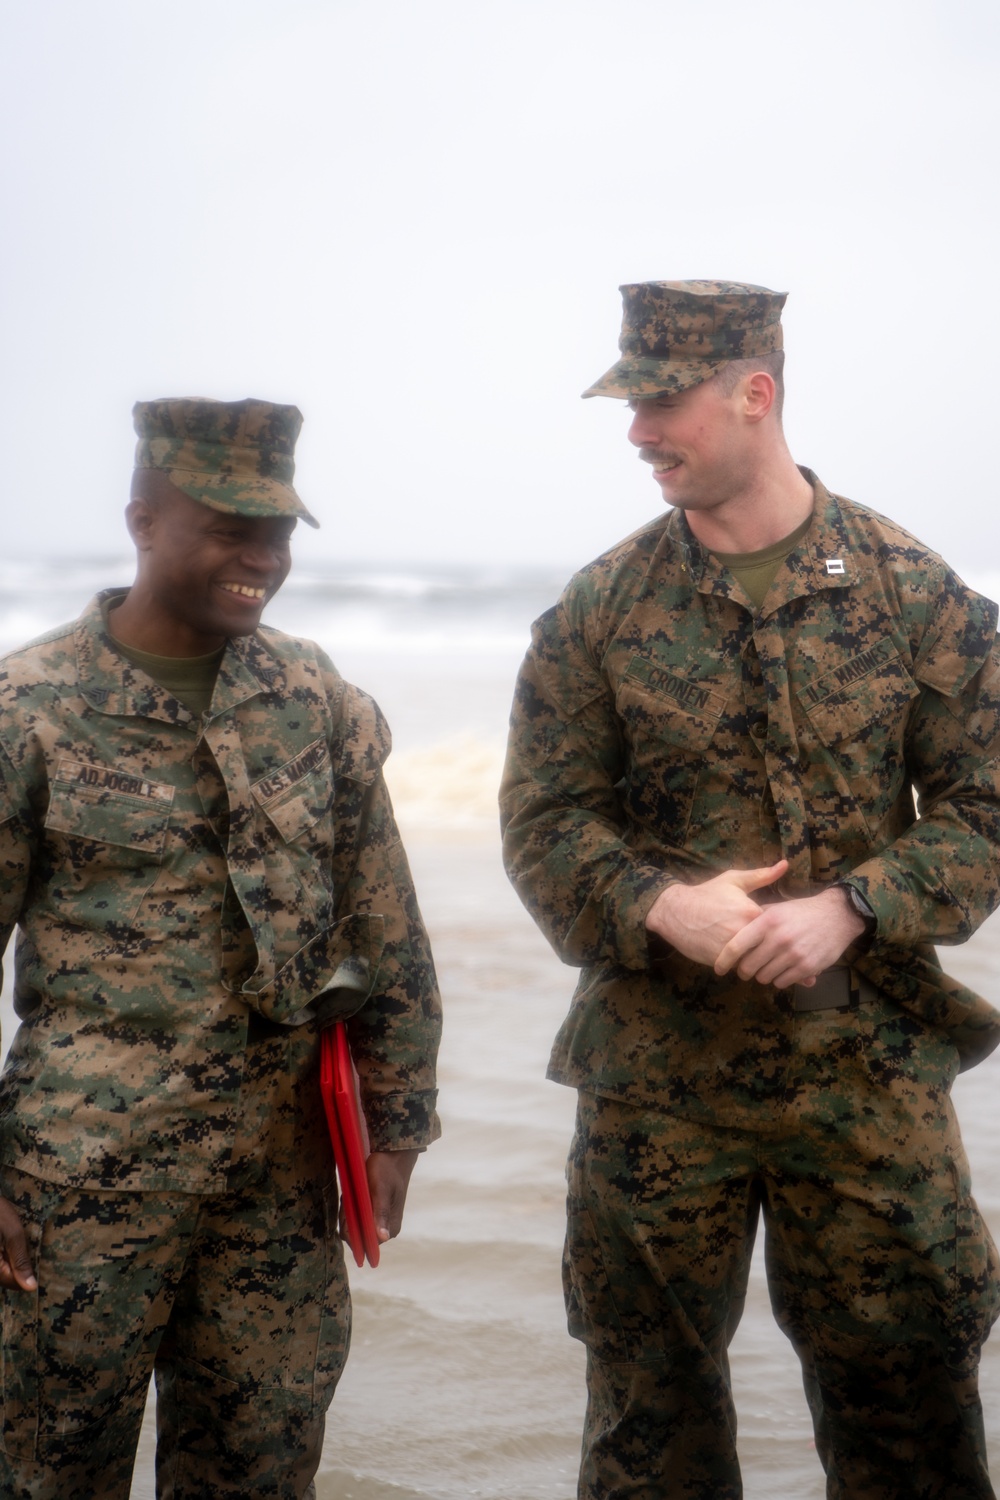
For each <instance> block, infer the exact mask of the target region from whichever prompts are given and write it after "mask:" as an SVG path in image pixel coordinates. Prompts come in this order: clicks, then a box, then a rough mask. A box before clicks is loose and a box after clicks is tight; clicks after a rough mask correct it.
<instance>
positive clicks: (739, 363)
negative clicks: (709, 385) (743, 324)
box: [714, 349, 785, 422]
mask: <svg viewBox="0 0 1000 1500" xmlns="http://www.w3.org/2000/svg"><path fill="white" fill-rule="evenodd" d="M757 370H763V371H764V372H765V374H767V375H770V377H771V379H772V380H773V381H774V414H775V416H776V417H777V418H778V421H779V422H780V421H781V413H782V409H783V407H784V405H785V375H784V370H785V351H784V349H772V350H771V352H770V353H769V354H758V356H757V358H756V359H731V360H730V361H729V363H728V364H727V365H723V366H722V369H721V370H717V371H716V372H715V377H714V378H715V381H716V383H717V385H718V388H719V390H720V391H721V393H722V395H723V396H731V395H732V394H733V392H734V391H735V389H736V387H737V386H738V385H739V383H740V381H741V380H745V379H746V378H747V376H748V375H753V374H754V373H755V372H756V371H757Z"/></svg>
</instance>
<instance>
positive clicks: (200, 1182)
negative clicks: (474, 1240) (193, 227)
mask: <svg viewBox="0 0 1000 1500" xmlns="http://www.w3.org/2000/svg"><path fill="white" fill-rule="evenodd" d="M133 415H134V419H135V427H136V431H137V434H138V439H139V441H138V447H137V450H136V468H135V473H134V476H133V482H132V498H131V501H130V503H129V505H128V508H127V511H126V518H127V522H128V527H129V531H130V533H131V536H132V539H133V541H134V543H135V546H136V549H137V557H138V563H137V571H136V579H135V583H134V584H133V586H132V588H131V589H109V590H107V591H105V592H104V593H102V594H99V595H98V596H97V598H96V599H95V600H94V601H93V602H92V604H91V605H90V607H89V608H88V609H87V611H86V612H85V613H84V614H83V615H82V616H81V618H80V619H79V620H77V621H76V622H75V623H73V624H70V625H66V626H64V627H62V628H60V629H57V630H54V631H51V632H50V633H49V634H48V635H46V636H44V637H43V638H42V639H41V640H39V641H37V642H35V643H33V644H31V645H29V646H26V647H25V648H23V649H22V650H20V651H15V652H13V653H11V654H10V655H9V656H8V657H6V658H5V660H4V661H3V662H2V663H0V952H2V950H3V947H4V946H5V944H6V941H7V938H8V936H9V935H10V932H11V930H12V928H13V927H14V926H15V925H17V926H18V928H19V935H18V946H17V958H16V975H15V987H14V998H15V1007H16V1010H17V1013H18V1016H19V1018H20V1022H21V1025H20V1027H19V1029H18V1031H17V1033H16V1035H15V1037H14V1039H13V1042H12V1044H11V1048H10V1053H9V1056H8V1059H7V1063H6V1066H5V1068H4V1071H3V1074H2V1076H0V1192H2V1194H3V1197H2V1198H0V1286H2V1288H3V1292H2V1318H3V1344H4V1353H3V1368H2V1380H3V1389H2V1399H3V1406H2V1431H0V1493H2V1494H3V1495H4V1496H6V1497H10V1500H29V1497H30V1500H67V1497H72V1496H81V1497H82V1496H100V1497H101V1500H127V1496H128V1494H129V1490H130V1485H131V1477H132V1469H133V1463H134V1456H135V1449H136V1442H137V1439H138V1434H139V1427H140V1423H141V1420H142V1415H143V1410H144V1407H145V1403H146V1392H147V1388H148V1385H149V1380H150V1375H151V1374H153V1375H155V1379H156V1386H157V1451H156V1465H157V1494H158V1495H161V1496H164V1497H167V1496H169V1497H172V1500H194V1497H206V1500H207V1497H212V1500H218V1497H220V1496H227V1495H228V1496H234V1497H235V1496H240V1497H245V1496H249V1495H254V1496H264V1495H270V1496H281V1497H287V1500H302V1497H306V1496H312V1495H313V1494H314V1493H315V1492H314V1488H313V1484H312V1477H313V1475H314V1473H315V1471H316V1468H317V1466H318V1464H319V1460H320V1455H321V1449H322V1442H323V1429H324V1422H325V1414H326V1410H327V1407H328V1406H329V1403H330V1400H331V1399H332V1396H333V1392H334V1388H335V1386H336V1384H337V1380H338V1378H339V1376H340V1373H341V1370H342V1369H343V1365H344V1361H345V1359H346V1357H347V1348H348V1343H349V1338H350V1298H349V1293H348V1285H347V1275H346V1271H345V1267H344V1256H343V1251H342V1248H341V1244H340V1240H339V1237H338V1233H337V1195H336V1187H335V1182H334V1177H333V1163H332V1155H331V1149H330V1141H329V1137H328V1133H327V1128H326V1123H325V1118H324V1112H323V1103H322V1100H321V1097H320V1086H319V1077H318V1059H319V1049H320V1034H321V1031H322V1029H323V1028H324V1027H325V1026H327V1025H329V1024H330V1023H331V1022H333V1021H336V1020H338V1019H346V1020H347V1026H348V1030H349V1034H350V1040H351V1044H352V1049H353V1054H354V1059H355V1063H356V1065H357V1069H358V1072H359V1075H360V1085H361V1096H362V1100H363V1104H364V1108H365V1113H366V1116H367V1123H368V1129H369V1133H370V1137H371V1145H372V1154H371V1155H370V1157H369V1158H368V1176H369V1182H370V1187H371V1194H372V1200H373V1210H374V1218H375V1225H376V1233H377V1237H378V1239H379V1240H380V1241H382V1242H385V1241H386V1240H388V1239H390V1238H391V1237H392V1236H394V1235H396V1234H398V1232H399V1228H400V1223H401V1220H402V1213H403V1204H404V1201H405V1198H406V1191H407V1184H408V1181H409V1177H410V1173H411V1171H412V1169H413V1165H414V1162H415V1160H416V1156H417V1154H418V1153H419V1152H420V1151H421V1150H422V1149H423V1148H424V1147H425V1146H426V1145H427V1144H428V1143H429V1142H430V1141H431V1140H433V1139H434V1138H435V1137H436V1135H437V1134H438V1122H437V1115H436V1113H435V1101H436V1090H435V1086H434V1061H435V1056H436V1052H437V1044H438V1036H439V1031H440V1010H439V1000H438V994H437V985H436V980H435V975H434V966H433V962H432V959H431V954H430V948H429V946H428V943H427V938H426V934H425V932H424V929H423V925H422V922H421V918H420V913H419V911H418V909H417V905H416V899H415V896H414V892H413V886H412V882H411V880H410V875H409V870H408V868H407V862H406V857H405V854H404V852H403V849H402V845H401V843H400V840H399V834H398V832H397V830H396V825H395V822H394V820H393V815H392V809H391V806H390V804H389V799H388V795H387V793H386V789H385V784H384V781H383V778H382V763H383V761H384V760H385V757H386V755H387V754H388V751H389V735H388V730H387V728H386V725H385V721H384V719H383V718H382V715H381V713H380V712H379V709H378V707H377V706H376V704H375V703H374V702H373V701H372V700H371V699H370V698H369V697H367V695H366V694H364V693H362V692H360V691H359V690H358V689H357V688H355V687H352V686H351V685H350V684H348V683H346V682H345V681H344V680H343V679H342V678H341V677H340V675H339V673H338V672H337V671H336V669H335V668H334V667H333V665H332V664H331V663H330V661H329V660H328V659H327V658H326V657H325V656H324V654H323V652H322V651H321V650H320V649H319V648H318V647H317V646H315V645H313V644H312V643H311V642H309V641H302V640H298V639H296V638H294V637H292V636H287V635H283V634H282V633H281V632H280V631H276V630H272V629H270V628H265V627H263V626H261V624H260V618H261V612H262V610H263V608H264V606H265V605H266V604H267V603H268V601H269V600H270V599H271V598H272V597H273V596H274V594H275V593H276V592H277V590H278V589H279V588H280V587H281V584H282V583H283V582H284V579H285V577H286V575H287V573H288V570H289V567H290V563H291V550H290V549H291V536H292V532H293V531H294V529H295V525H296V522H297V520H299V519H301V520H304V521H306V522H308V523H309V524H310V525H313V526H315V525H316V524H317V523H316V521H315V520H314V519H313V517H312V516H311V515H310V513H309V512H308V510H307V509H306V507H305V506H304V505H303V503H302V501H301V500H300V499H299V497H298V495H297V494H296V492H295V490H294V488H293V486H292V478H293V471H294V448H295V441H296V438H297V436H298V432H299V428H300V427H301V423H302V418H301V415H300V413H299V412H298V411H297V410H296V408H295V407H294V406H279V405H275V404H273V403H270V402H266V401H257V400H247V401H237V402H217V401H206V400H165V401H144V402H140V403H139V404H138V405H137V406H136V407H135V409H134V414H133Z"/></svg>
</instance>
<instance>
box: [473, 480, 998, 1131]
mask: <svg viewBox="0 0 1000 1500" xmlns="http://www.w3.org/2000/svg"><path fill="white" fill-rule="evenodd" d="M806 472H807V473H808V471H806ZM808 477H809V478H810V479H811V480H813V482H814V485H815V490H816V509H815V516H814V521H813V525H812V527H811V528H810V530H809V531H808V532H807V533H806V535H805V537H804V538H803V539H802V541H801V542H800V543H799V544H798V546H797V547H796V548H795V549H794V550H793V552H792V553H791V554H790V555H789V557H788V558H787V559H786V561H785V563H784V564H783V567H782V569H781V571H780V572H779V573H778V575H777V576H776V579H775V582H774V585H773V586H772V589H771V592H770V594H769V596H768V600H767V607H766V609H765V610H763V611H762V612H761V613H759V614H756V613H755V611H754V610H753V607H752V605H751V602H750V600H749V598H748V597H747V596H746V595H745V594H744V592H743V590H742V589H741V588H740V586H739V584H738V583H737V582H736V580H735V579H734V578H732V576H731V575H730V574H729V573H728V572H727V571H726V569H725V568H724V567H723V566H722V565H721V563H719V562H718V560H717V559H715V558H713V557H712V555H711V554H710V553H708V552H707V551H705V550H704V549H703V548H702V547H701V546H700V545H699V543H698V542H697V541H696V540H695V538H694V537H693V535H692V534H691V532H690V530H689V528H688V526H687V523H686V521H685V520H684V517H683V514H682V513H681V512H679V511H673V512H671V513H669V514H668V515H667V516H665V517H663V518H662V519H660V520H658V521H656V522H654V523H653V524H652V525H650V526H649V527H647V528H644V529H643V530H641V531H639V532H637V533H635V535H634V536H632V537H630V538H628V539H627V540H626V541H625V542H623V543H622V544H621V545H620V546H619V547H617V548H615V549H613V550H612V551H611V552H609V553H607V554H606V555H605V556H604V557H602V558H600V559H598V560H597V561H596V562H595V563H593V564H592V565H591V566H590V567H589V568H586V569H584V571H583V572H582V573H580V574H579V575H578V576H577V577H576V578H575V579H574V580H573V581H572V582H571V584H570V585H569V587H568V589H567V590H566V592H565V594H564V596H563V598H562V599H561V600H560V602H559V604H558V605H557V606H556V607H555V608H554V609H552V610H550V611H549V612H548V613H547V614H545V615H543V616H542V618H541V619H540V620H539V621H538V622H537V623H536V625H535V628H534V637H533V643H532V646H531V648H530V650H529V652H528V655H527V658H526V660H525V663H524V665H523V667H522V669H521V673H520V676H519V679H518V684H517V690H516V694H515V700H514V706H513V710H512V716H511V731H510V740H509V746H508V755H507V765H506V770H505V775H504V781H503V786H502V790H501V807H502V819H503V825H504V830H505V833H504V855H505V860H506V864H507V869H508V873H509V875H510V877H511V880H512V881H513V883H514V885H515V887H516V888H517V890H518V892H519V894H520V895H521V898H522V900H523V901H524V903H525V905H526V906H527V907H528V910H529V911H530V912H531V914H532V916H533V917H534V918H535V920H536V922H537V923H538V924H539V926H540V927H541V928H542V931H543V932H544V933H545V934H546V935H547V936H548V938H549V940H550V941H551V943H552V945H553V947H554V948H555V950H556V952H557V953H558V954H559V955H560V957H561V958H563V959H564V960H565V962H567V963H571V964H577V965H582V966H583V974H582V976H581V978H580V982H579V984H578V986H577V991H576V995H575V997H574V1001H573V1006H572V1009H571V1011H570V1014H569V1016H568V1018H567V1020H566V1023H565V1025H564V1026H563V1028H562V1030H561V1032H560V1034H559V1037H558V1038H557V1041H556V1045H555V1050H554V1052H553V1055H552V1062H551V1070H550V1076H551V1077H553V1078H555V1079H557V1080H558V1081H560V1082H562V1083H566V1084H569V1085H571V1086H573V1087H577V1088H585V1089H589V1090H591V1091H593V1092H596V1093H599V1094H604V1095H607V1096H610V1097H618V1098H621V1099H623V1100H628V1101H630V1102H631V1103H634V1104H647V1105H651V1106H653V1107H654V1108H658V1107H661V1106H667V1107H669V1108H670V1109H672V1110H674V1111H676V1112H677V1113H681V1114H686V1115H688V1116H690V1117H692V1118H698V1119H704V1120H712V1121H714V1122H716V1123H728V1124H734V1125H740V1124H743V1123H752V1124H755V1125H756V1124H758V1123H759V1121H760V1119H761V1115H762V1112H763V1113H767V1112H768V1111H771V1110H773V1109H775V1108H777V1107H778V1103H777V1101H778V1100H780V1097H781V1092H782V1089H783V1086H784V1075H785V1071H786V1068H787V1064H788V1059H789V1055H790V1037H791V1030H792V1026H793V1017H792V1011H791V1001H790V997H789V996H788V995H787V994H785V993H784V992H777V993H776V992H775V991H774V990H772V989H769V988H767V987H765V986H761V985H757V984H753V983H747V982H744V981H742V980H740V979H739V978H738V977H736V976H735V975H728V976H726V977H724V978H718V977H717V976H716V975H715V974H714V973H713V972H711V971H710V970H707V969H705V968H703V967H702V966H701V965H698V964H694V963H691V962H689V961H688V960H687V959H685V958H684V957H683V956H682V955H680V954H678V953H674V952H670V953H663V952H662V951H661V950H660V949H658V948H657V947H656V946H655V945H654V944H651V943H650V942H649V941H648V940H647V933H646V931H645V929H644V926H643V923H644V918H645V913H646V911H647V910H648V909H649V907H650V905H651V904H652V902H653V900H654V899H655V897H656V895H657V894H658V893H659V891H660V890H661V889H662V888H663V886H664V885H665V883H666V882H667V880H669V879H670V878H672V877H676V878H680V879H684V880H689V881H695V882H696V881H698V880H699V879H704V878H706V877H707V876H709V875H712V874H715V873H717V872H718V871H720V870H723V869H726V868H729V867H741V868H753V867H755V866H759V865H766V864H771V863H773V862H774V861H776V860H778V859H780V858H782V857H784V858H786V859H787V860H788V861H789V866H790V868H789V871H788V874H787V875H786V876H785V877H784V879H783V880H782V881H781V883H780V890H779V894H783V895H789V896H806V895H809V894H811V893H815V892H816V891H818V890H820V889H822V888H823V887H824V886H826V885H829V884H830V883H831V882H833V881H837V880H847V881H848V883H849V884H851V885H854V886H856V887H857V889H858V890H859V891H860V892H861V894H862V895H863V896H864V897H865V899H866V900H867V901H868V903H869V905H870V906H871V907H872V909H873V911H874V912H875V914H876V916H877V918H878V936H877V938H876V940H875V942H874V944H873V945H872V947H871V949H870V951H869V952H868V953H866V954H864V955H858V956H856V957H855V959H854V962H855V964H856V966H857V968H858V969H859V970H860V971H861V972H862V973H863V974H864V975H865V976H866V977H867V978H868V979H869V980H870V981H871V982H872V983H873V984H874V985H875V986H876V987H877V988H879V989H881V990H883V991H885V992H886V993H888V994H889V995H891V996H892V997H893V998H894V999H895V1000H897V1002H898V1003H899V1004H901V1005H902V1006H904V1007H906V1008H907V1009H909V1010H911V1011H912V1012H913V1013H914V1014H916V1015H918V1016H919V1017H920V1018H921V1019H922V1020H924V1021H926V1022H928V1023H929V1024H931V1025H934V1026H939V1027H941V1028H943V1029H944V1030H946V1031H947V1032H948V1034H949V1036H950V1038H951V1040H952V1041H953V1042H954V1044H955V1046H956V1047H957V1048H958V1050H959V1052H960V1054H961V1058H962V1062H963V1064H964V1065H968V1064H970V1063H972V1062H975V1061H978V1060H979V1059H980V1058H982V1057H983V1056H985V1055H986V1054H987V1053H988V1052H990V1051H991V1050H992V1049H993V1048H994V1047H995V1046H996V1045H997V1042H998V1041H1000V1015H998V1014H997V1012H996V1011H995V1010H994V1009H993V1007H992V1006H990V1005H988V1004H987V1003H986V1001H985V1000H983V999H981V998H980V997H979V996H977V995H975V994H973V993H972V992H971V991H969V990H968V989H966V988H965V987H963V986H962V985H960V984H958V983H956V982H955V981H953V980H951V979H949V978H947V977H946V976H945V975H943V974H942V973H941V970H940V968H939V966H938V963H937V959H936V957H935V954H934V951H933V948H932V947H930V946H929V945H930V944H933V943H944V944H947V943H958V942H962V941H964V940H965V939H966V938H968V937H969V935H970V934H971V933H972V932H973V931H974V930H975V928H976V927H977V926H978V925H979V924H980V922H982V921H983V920H984V919H985V918H986V917H987V916H988V915H989V913H990V912H991V911H993V910H994V908H995V907H996V906H997V905H998V903H1000V766H998V760H997V752H998V746H1000V655H998V654H997V651H996V645H995V630H996V606H995V605H993V604H991V603H990V602H989V601H988V600H985V599H983V598H981V597H980V596H978V595H976V594H974V593H972V592H971V591H970V590H969V589H967V588H966V587H965V586H964V585H963V584H962V583H961V582H960V581H959V580H958V579H957V578H956V577H955V575H954V574H953V573H951V572H950V571H949V570H948V569H947V568H946V567H945V565H944V564H943V563H942V562H941V560H940V559H939V558H937V557H935V556H934V555H933V554H932V553H929V552H927V551H926V549H924V548H922V547H921V546H920V545H919V544H918V543H917V542H915V541H914V539H913V538H912V537H910V536H909V535H908V533H906V532H905V531H903V530H902V529H901V528H899V527H897V526H895V525H894V524H893V523H892V522H891V521H888V520H886V519H885V518H884V517H881V516H878V515H876V514H875V513H874V512H872V511H868V510H865V509H864V508H863V507H861V506H857V505H853V504H852V503H851V502H849V501H846V500H843V499H839V498H837V497H835V496H832V495H830V494H829V493H828V492H827V491H826V490H825V489H824V488H823V486H822V485H821V484H819V482H818V481H817V480H816V479H815V476H814V475H809V476H808ZM911 788H916V790H917V792H918V793H919V796H920V813H921V816H920V819H919V821H917V820H916V819H915V813H914V806H913V798H912V793H911Z"/></svg>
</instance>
